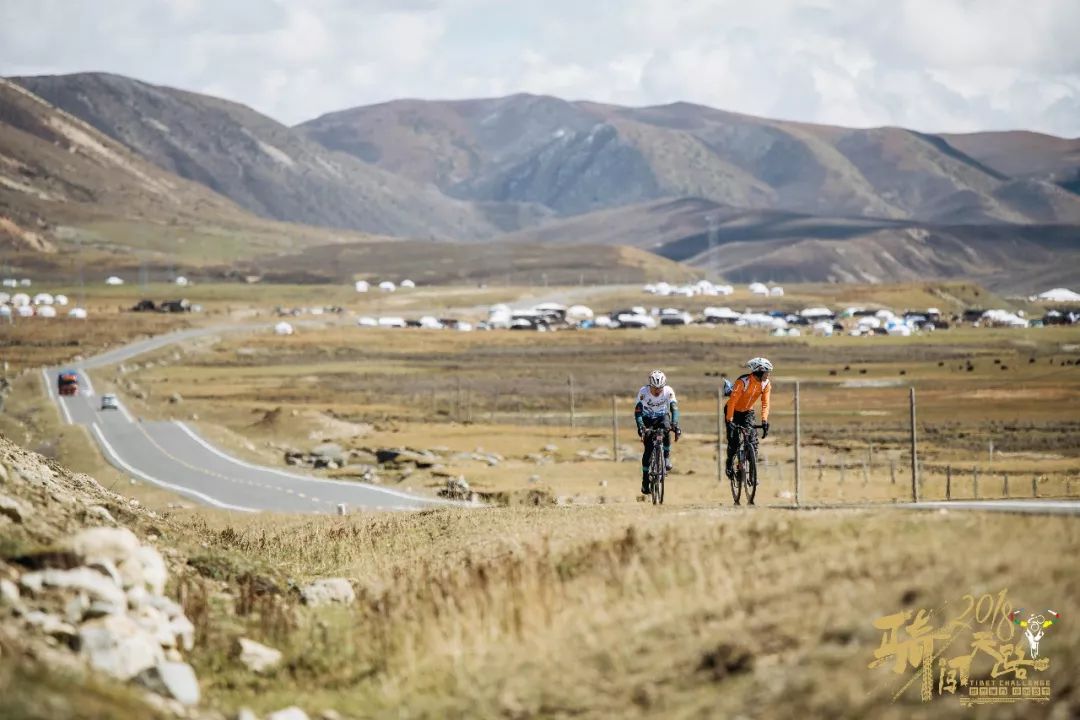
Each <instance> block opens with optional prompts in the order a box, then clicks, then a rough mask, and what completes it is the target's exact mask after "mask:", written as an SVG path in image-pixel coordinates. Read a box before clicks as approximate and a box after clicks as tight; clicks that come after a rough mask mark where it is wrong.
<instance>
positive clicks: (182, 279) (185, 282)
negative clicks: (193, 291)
mask: <svg viewBox="0 0 1080 720" xmlns="http://www.w3.org/2000/svg"><path fill="white" fill-rule="evenodd" d="M173 282H175V283H176V284H177V285H179V286H180V287H187V286H188V285H190V284H191V283H190V281H188V279H187V278H186V277H184V276H183V275H178V276H177V277H176V280H173Z"/></svg>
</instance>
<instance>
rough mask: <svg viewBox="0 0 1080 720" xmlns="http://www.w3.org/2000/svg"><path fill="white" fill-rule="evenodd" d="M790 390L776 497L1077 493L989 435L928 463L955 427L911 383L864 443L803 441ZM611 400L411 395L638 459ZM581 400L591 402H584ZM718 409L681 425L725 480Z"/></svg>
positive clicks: (831, 500)
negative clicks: (938, 422)
mask: <svg viewBox="0 0 1080 720" xmlns="http://www.w3.org/2000/svg"><path fill="white" fill-rule="evenodd" d="M786 392H787V388H778V389H777V390H774V391H773V405H774V407H780V406H781V404H785V398H784V397H783V395H784V394H786ZM791 397H792V405H791V407H792V408H793V411H794V412H793V414H792V415H791V416H790V421H791V425H788V419H789V416H787V415H786V414H785V416H784V418H783V420H781V424H777V423H774V426H775V427H776V429H777V430H779V431H780V434H781V435H782V437H783V438H784V440H783V441H771V442H767V443H762V444H760V445H759V458H758V477H759V479H760V480H761V482H762V487H763V488H767V489H769V490H771V491H772V493H773V496H774V497H775V498H777V499H779V500H780V501H790V502H792V503H796V504H810V505H817V504H835V503H867V502H869V503H874V502H880V503H892V502H910V501H913V500H914V501H919V500H922V501H937V500H946V501H947V500H967V499H980V500H984V499H1006V498H1012V499H1016V498H1072V497H1077V496H1078V495H1080V467H1077V468H1066V469H1053V470H1041V469H1034V468H1033V469H1031V470H1030V471H1026V470H1023V469H1019V470H1018V469H1017V468H1016V467H1015V465H1016V464H1017V462H1016V461H1013V462H1011V463H1009V467H1008V469H1005V467H1004V466H1003V465H1002V463H995V460H994V458H995V448H994V440H993V438H991V439H989V441H988V453H987V455H985V457H986V458H987V460H986V462H972V461H968V460H958V461H956V462H942V461H940V460H929V461H927V460H924V459H923V455H922V451H923V445H922V443H923V442H924V441H923V440H922V439H921V435H922V434H926V435H932V436H933V437H934V444H935V445H936V447H935V454H938V453H939V452H940V449H941V447H940V445H941V438H942V437H947V436H949V435H950V434H949V433H948V432H941V431H940V430H942V429H941V428H936V427H935V426H933V425H928V424H924V423H920V422H919V420H918V415H917V406H916V394H915V389H914V388H911V389H910V390H909V393H908V403H907V405H908V407H907V408H903V409H904V410H906V411H907V412H905V413H904V414H905V415H907V419H908V422H907V423H892V424H889V425H881V424H879V425H878V426H876V427H875V432H874V435H876V436H878V437H884V438H887V442H882V443H875V442H874V441H873V440H864V441H862V442H861V443H860V442H850V443H845V444H844V445H846V446H844V447H840V446H838V444H837V443H830V442H823V441H822V437H823V436H826V437H827V436H828V430H829V428H828V423H827V422H824V421H822V420H820V419H818V420H817V422H816V424H815V426H814V427H813V428H812V429H813V433H811V435H810V437H811V439H810V440H803V439H802V438H801V431H802V430H803V427H802V422H803V418H802V417H801V409H800V403H799V386H798V383H795V384H794V387H793V388H792V389H791ZM608 399H609V403H608V404H609V407H608V408H605V409H598V408H597V406H598V405H602V403H601V402H600V401H599V400H598V398H597V397H596V395H595V394H590V395H586V396H585V397H584V398H583V397H582V393H581V388H580V387H578V386H577V385H576V384H575V383H574V381H573V379H572V378H568V380H567V384H566V391H565V405H564V407H563V408H562V409H553V408H552V402H551V398H550V397H548V398H546V399H545V398H540V399H537V398H533V397H530V396H525V395H521V394H516V393H502V394H500V393H497V392H481V391H478V390H476V389H475V388H474V387H472V386H470V385H469V384H463V383H462V382H461V381H458V382H457V384H456V386H454V385H452V386H451V387H450V388H449V389H442V390H441V391H436V390H434V389H432V390H431V391H430V392H429V393H428V394H427V395H426V396H423V395H414V396H413V406H414V407H418V408H419V409H420V411H421V413H422V414H423V415H425V416H426V417H427V418H429V419H441V420H452V421H457V422H466V423H467V422H483V423H488V424H500V425H513V426H542V427H564V428H566V429H567V430H568V431H580V432H589V433H590V434H591V435H592V436H596V434H597V433H598V432H601V433H603V432H606V433H608V434H609V438H610V447H611V448H612V451H611V453H609V454H607V455H606V457H609V458H610V459H611V460H613V461H616V462H619V461H622V460H626V461H629V460H631V459H634V458H636V457H637V451H636V450H634V449H633V448H632V447H631V446H627V445H625V444H621V443H625V442H626V441H628V440H630V439H631V438H633V439H635V440H636V429H635V426H634V421H633V414H632V405H631V400H630V399H628V398H625V397H622V396H618V397H616V396H609V398H608ZM583 400H584V401H585V402H584V403H583V402H582V401H583ZM555 404H556V405H557V404H558V403H557V402H556V403H555ZM583 405H585V406H586V407H587V408H588V409H585V410H583V409H581V408H582V406H583ZM722 406H723V398H721V397H720V396H719V394H717V402H716V408H715V409H714V410H712V411H701V410H697V411H690V412H687V411H683V412H682V421H681V424H682V428H683V431H684V433H686V434H693V435H698V436H701V435H704V436H709V435H712V436H713V437H714V438H715V445H716V447H715V451H714V459H716V460H717V462H716V474H717V480H719V481H721V482H724V483H726V482H727V481H726V478H724V477H723V458H724V456H725V452H726V451H725V448H724V445H725V443H726V438H725V437H724V430H723V428H724V424H723V420H722V416H721V413H722ZM897 409H898V410H899V409H901V408H897ZM955 449H956V450H966V449H967V448H966V447H965V448H959V447H957V448H955ZM999 455H1000V454H999ZM913 467H914V471H913Z"/></svg>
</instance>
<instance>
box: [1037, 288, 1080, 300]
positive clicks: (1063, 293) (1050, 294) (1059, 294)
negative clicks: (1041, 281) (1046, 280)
mask: <svg viewBox="0 0 1080 720" xmlns="http://www.w3.org/2000/svg"><path fill="white" fill-rule="evenodd" d="M1038 297H1039V299H1040V300H1046V301H1048V302H1065V303H1074V302H1080V293H1075V292H1073V291H1072V290H1069V289H1067V288H1054V289H1053V290H1047V291H1046V292H1044V293H1039V296H1038Z"/></svg>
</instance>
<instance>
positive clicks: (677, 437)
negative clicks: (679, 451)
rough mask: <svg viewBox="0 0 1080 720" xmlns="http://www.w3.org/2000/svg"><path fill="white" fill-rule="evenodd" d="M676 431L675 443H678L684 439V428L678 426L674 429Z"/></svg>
mask: <svg viewBox="0 0 1080 720" xmlns="http://www.w3.org/2000/svg"><path fill="white" fill-rule="evenodd" d="M674 430H675V442H678V441H679V440H680V439H681V438H682V428H681V427H678V426H676V427H675V428H674Z"/></svg>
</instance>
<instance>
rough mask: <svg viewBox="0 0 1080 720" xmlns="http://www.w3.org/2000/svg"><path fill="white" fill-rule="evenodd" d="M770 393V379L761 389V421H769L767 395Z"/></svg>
mask: <svg viewBox="0 0 1080 720" xmlns="http://www.w3.org/2000/svg"><path fill="white" fill-rule="evenodd" d="M771 394H772V381H770V382H769V384H768V385H766V386H765V388H764V389H763V390H762V391H761V422H769V395H771Z"/></svg>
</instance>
